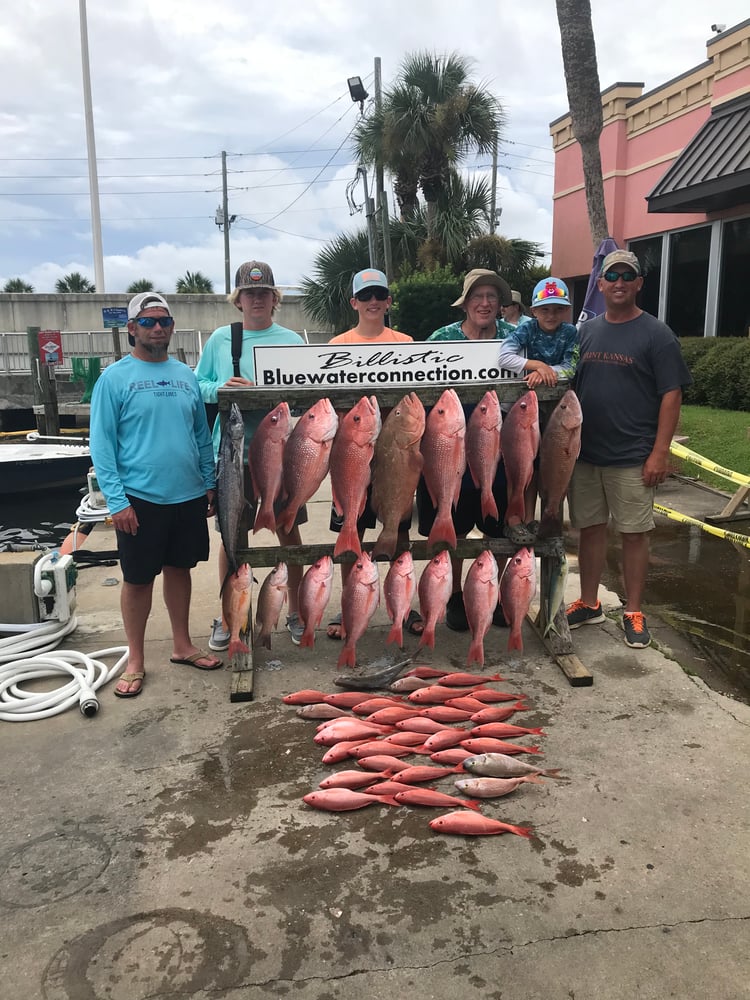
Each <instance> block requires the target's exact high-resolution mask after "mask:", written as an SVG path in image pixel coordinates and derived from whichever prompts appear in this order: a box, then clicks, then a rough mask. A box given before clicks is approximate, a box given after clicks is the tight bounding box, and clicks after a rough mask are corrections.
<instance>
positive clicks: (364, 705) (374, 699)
mask: <svg viewBox="0 0 750 1000" xmlns="http://www.w3.org/2000/svg"><path fill="white" fill-rule="evenodd" d="M395 706H398V707H399V708H406V707H408V703H407V702H405V701H404V699H403V698H400V697H399V696H398V695H395V694H394V695H369V696H367V697H365V698H363V700H362V701H360V702H357V704H356V705H354V706H353V708H352V711H353V712H354V714H355V715H362V716H365V715H372V713H373V712H378V711H380V709H381V708H393V707H395Z"/></svg>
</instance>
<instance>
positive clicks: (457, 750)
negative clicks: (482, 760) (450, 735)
mask: <svg viewBox="0 0 750 1000" xmlns="http://www.w3.org/2000/svg"><path fill="white" fill-rule="evenodd" d="M473 756H474V755H473V754H472V752H471V750H467V749H466V748H465V747H448V749H447V750H436V751H435V752H434V753H431V754H430V760H434V761H435V763H436V764H461V763H463V761H465V760H466V758H467V757H473Z"/></svg>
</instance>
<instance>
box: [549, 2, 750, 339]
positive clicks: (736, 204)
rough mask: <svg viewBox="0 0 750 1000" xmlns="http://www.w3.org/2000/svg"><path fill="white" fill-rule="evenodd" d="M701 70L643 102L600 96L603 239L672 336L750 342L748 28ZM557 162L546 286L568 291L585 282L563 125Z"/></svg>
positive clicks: (578, 295)
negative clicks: (559, 283) (623, 253)
mask: <svg viewBox="0 0 750 1000" xmlns="http://www.w3.org/2000/svg"><path fill="white" fill-rule="evenodd" d="M706 50H707V53H706V54H707V58H706V60H705V61H704V62H702V63H700V64H699V65H697V66H695V67H693V68H692V69H689V70H687V71H686V72H685V73H682V74H680V76H677V77H675V78H674V79H672V80H669V81H667V82H666V83H664V84H662V85H661V86H659V87H657V88H655V89H654V90H651V91H649V92H648V93H645V94H644V93H643V84H641V83H615V84H614V85H613V86H611V87H609V88H608V89H607V90H605V91H604V92H603V93H602V109H603V113H604V129H603V131H602V135H601V139H600V149H601V157H602V173H603V176H604V196H605V201H606V206H607V218H608V221H609V231H610V235H611V236H612V237H613V239H615V240H616V241H617V244H618V246H621V247H627V248H628V249H630V250H633V251H634V252H635V253H636V254H637V255H638V257H639V259H640V260H641V264H642V266H643V269H644V274H645V276H646V280H645V283H644V288H643V292H642V301H641V306H642V308H644V309H646V310H648V312H652V313H654V315H658V316H659V317H660V318H661V319H663V320H664V321H665V322H667V323H669V325H670V326H671V327H672V328H673V329H674V330H675V332H676V333H678V334H679V335H682V336H717V335H718V336H748V334H749V333H750V296H748V293H747V287H748V281H749V280H750V20H747V21H744V22H742V23H741V24H738V25H735V26H734V27H732V28H729V29H728V30H725V31H723V32H721V33H720V34H716V35H714V36H713V37H712V38H710V39H709V40H708V41H707V43H706ZM550 132H551V135H552V140H553V146H554V151H555V186H554V206H553V229H552V267H551V271H552V273H553V274H556V275H559V276H560V277H562V278H565V280H566V281H568V282H569V284H570V285H571V287H572V288H573V289H574V296H575V301H574V315H577V314H578V312H579V311H580V308H581V306H582V304H583V296H584V294H585V291H586V283H587V281H588V277H589V274H590V272H591V264H592V257H593V253H594V250H595V249H596V248H595V247H592V243H591V234H590V230H589V224H588V216H587V213H586V198H585V194H584V187H583V168H582V164H581V152H580V147H579V145H578V143H577V142H576V140H575V139H574V137H573V131H572V125H571V119H570V114H569V113H567V114H565V115H563V116H562V117H561V118H558V119H557V120H556V121H554V122H552V124H551V125H550Z"/></svg>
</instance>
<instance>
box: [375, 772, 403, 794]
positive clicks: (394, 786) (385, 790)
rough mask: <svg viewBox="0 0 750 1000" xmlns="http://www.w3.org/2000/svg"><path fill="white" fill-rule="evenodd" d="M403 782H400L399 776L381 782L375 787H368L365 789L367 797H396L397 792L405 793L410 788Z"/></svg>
mask: <svg viewBox="0 0 750 1000" xmlns="http://www.w3.org/2000/svg"><path fill="white" fill-rule="evenodd" d="M408 787H409V786H408V785H405V784H404V783H403V781H399V780H398V774H396V776H395V777H394V778H390V779H389V780H388V781H379V782H378V783H377V784H375V785H368V786H367V788H366V789H365V792H366V793H367V795H393V796H395V795H396V792H405V791H406V789H407V788H408Z"/></svg>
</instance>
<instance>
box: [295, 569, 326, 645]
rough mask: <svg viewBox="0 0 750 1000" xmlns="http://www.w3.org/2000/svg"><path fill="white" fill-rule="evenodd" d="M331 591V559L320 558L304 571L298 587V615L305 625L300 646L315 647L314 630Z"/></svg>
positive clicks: (321, 617) (321, 616) (320, 618)
mask: <svg viewBox="0 0 750 1000" xmlns="http://www.w3.org/2000/svg"><path fill="white" fill-rule="evenodd" d="M332 590H333V559H331V557H330V556H321V557H320V559H316V561H315V562H314V563H313V564H312V566H310V567H309V568H308V569H307V570H306V571H305V574H304V576H303V577H302V580H301V582H300V585H299V591H298V596H297V599H298V602H299V615H300V618H301V619H302V621H303V622H304V623H305V630H304V632H303V633H302V638H301V639H300V646H306V647H308V648H312V647H313V646H314V645H315V629H316V628H318V626H319V625H320V623H321V621H322V620H323V614H324V612H325V609H326V607H327V606H328V602H329V601H330V599H331V591H332Z"/></svg>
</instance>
